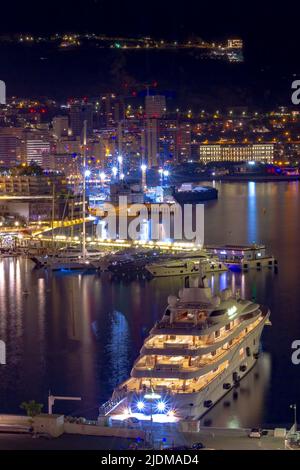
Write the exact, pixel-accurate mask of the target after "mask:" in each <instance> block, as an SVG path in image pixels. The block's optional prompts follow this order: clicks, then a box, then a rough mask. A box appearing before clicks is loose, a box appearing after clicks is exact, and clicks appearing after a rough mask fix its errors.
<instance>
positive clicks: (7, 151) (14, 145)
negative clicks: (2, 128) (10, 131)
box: [0, 133, 21, 168]
mask: <svg viewBox="0 0 300 470" xmlns="http://www.w3.org/2000/svg"><path fill="white" fill-rule="evenodd" d="M20 159H21V142H20V140H19V139H18V138H17V137H15V136H13V135H7V134H4V133H3V134H2V133H1V134H0V166H2V167H8V168H9V167H13V166H15V165H18V164H19V163H20Z"/></svg>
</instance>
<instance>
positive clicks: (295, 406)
mask: <svg viewBox="0 0 300 470" xmlns="http://www.w3.org/2000/svg"><path fill="white" fill-rule="evenodd" d="M290 408H291V409H292V410H294V432H296V431H297V405H296V403H293V404H292V405H290Z"/></svg>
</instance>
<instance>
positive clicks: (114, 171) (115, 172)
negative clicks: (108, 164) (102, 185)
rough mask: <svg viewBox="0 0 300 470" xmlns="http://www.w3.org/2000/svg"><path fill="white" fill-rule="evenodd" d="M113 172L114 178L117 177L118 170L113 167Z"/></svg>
mask: <svg viewBox="0 0 300 470" xmlns="http://www.w3.org/2000/svg"><path fill="white" fill-rule="evenodd" d="M111 171H112V174H113V176H114V177H116V176H117V173H118V168H117V167H116V166H113V167H112V169H111Z"/></svg>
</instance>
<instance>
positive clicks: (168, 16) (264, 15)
mask: <svg viewBox="0 0 300 470" xmlns="http://www.w3.org/2000/svg"><path fill="white" fill-rule="evenodd" d="M297 3H298V6H297ZM1 13H2V14H3V17H4V15H5V21H3V17H2V14H1V29H2V31H3V32H4V31H10V32H12V31H14V32H21V31H29V32H41V33H42V32H53V31H66V30H78V31H95V32H100V33H107V34H124V35H148V34H149V35H154V36H156V37H166V38H168V37H170V38H174V39H180V38H185V37H187V36H189V35H191V34H195V35H197V36H200V37H203V38H204V39H219V38H222V37H226V36H234V35H237V36H241V37H242V38H243V39H245V41H246V44H247V47H248V54H249V57H250V56H251V59H253V58H255V59H256V60H257V61H260V60H263V61H264V62H265V63H267V62H272V63H274V62H276V61H278V62H279V61H281V62H282V63H283V64H290V65H292V64H293V63H294V62H295V61H296V59H297V56H298V55H299V54H297V50H298V45H299V43H300V39H299V22H300V6H299V2H290V1H285V2H278V3H277V4H276V2H266V1H260V2H254V1H251V2H249V1H243V0H240V1H239V2H236V1H230V0H228V1H222V2H218V1H210V0H206V1H203V0H192V1H190V0H181V1H176V0H172V1H171V0H139V1H137V0H127V1H125V0H84V1H81V0H75V1H74V0H72V1H71V0H60V1H59V0H49V1H47V2H46V1H45V2H44V1H39V2H36V1H30V0H29V1H15V0H11V1H8V0H6V1H5V2H1Z"/></svg>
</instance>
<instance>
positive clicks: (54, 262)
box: [31, 121, 101, 271]
mask: <svg viewBox="0 0 300 470" xmlns="http://www.w3.org/2000/svg"><path fill="white" fill-rule="evenodd" d="M86 126H87V121H84V128H83V175H82V176H83V191H82V220H83V222H82V228H83V230H82V249H81V251H77V250H61V251H59V252H58V253H54V254H50V253H49V254H47V255H45V256H36V257H32V258H31V259H32V261H33V262H34V263H35V264H36V265H37V266H40V267H46V268H49V269H51V270H52V271H75V270H78V271H89V270H95V269H99V268H100V266H101V263H100V259H101V253H96V256H95V254H94V253H93V254H91V255H90V254H89V253H88V252H87V249H86V179H85V166H86V144H87V140H86V134H87V132H86V131H87V129H86ZM53 192H54V191H53ZM53 201H54V195H53ZM53 214H54V207H53V208H52V240H54V231H53Z"/></svg>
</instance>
